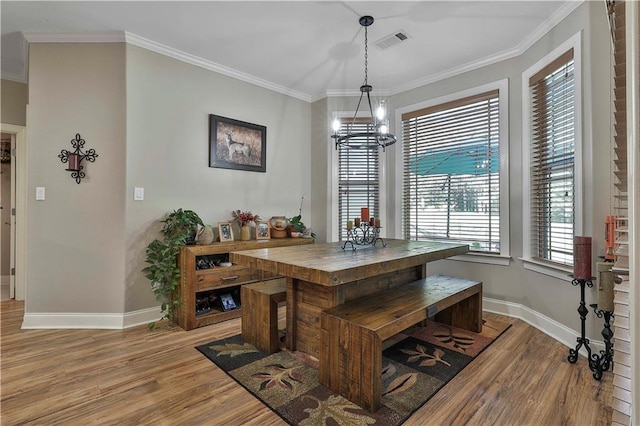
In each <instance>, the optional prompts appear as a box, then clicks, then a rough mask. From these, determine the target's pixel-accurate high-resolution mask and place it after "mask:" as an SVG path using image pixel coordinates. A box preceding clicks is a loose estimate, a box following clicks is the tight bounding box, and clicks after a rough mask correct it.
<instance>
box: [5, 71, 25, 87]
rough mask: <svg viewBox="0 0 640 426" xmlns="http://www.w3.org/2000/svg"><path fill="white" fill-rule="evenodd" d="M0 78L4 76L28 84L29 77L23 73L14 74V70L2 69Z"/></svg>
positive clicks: (6, 78)
mask: <svg viewBox="0 0 640 426" xmlns="http://www.w3.org/2000/svg"><path fill="white" fill-rule="evenodd" d="M25 69H26V68H25ZM0 78H2V79H3V80H9V81H15V82H16V83H24V84H27V77H26V76H25V75H22V74H14V73H12V72H7V71H2V73H1V75H0Z"/></svg>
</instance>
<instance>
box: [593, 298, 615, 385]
mask: <svg viewBox="0 0 640 426" xmlns="http://www.w3.org/2000/svg"><path fill="white" fill-rule="evenodd" d="M589 306H591V307H592V308H593V312H595V314H596V316H597V317H598V318H603V317H604V328H603V329H602V338H603V339H604V350H603V351H600V354H599V355H598V354H593V355H591V359H590V362H589V367H590V368H591V371H593V378H594V379H596V380H600V379H601V378H602V373H603V372H604V371H608V370H609V368H611V369H613V343H611V339H612V338H613V330H611V319H612V318H614V315H613V312H610V311H603V310H602V309H598V304H597V303H594V304H592V305H589Z"/></svg>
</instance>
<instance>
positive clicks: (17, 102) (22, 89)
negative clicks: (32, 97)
mask: <svg viewBox="0 0 640 426" xmlns="http://www.w3.org/2000/svg"><path fill="white" fill-rule="evenodd" d="M0 93H1V99H0V106H1V108H2V111H1V113H0V123H4V124H15V125H17V126H24V125H25V123H26V122H27V120H26V115H27V96H28V88H27V85H26V84H24V83H17V82H15V81H11V80H2V81H1V82H0Z"/></svg>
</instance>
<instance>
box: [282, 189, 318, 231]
mask: <svg viewBox="0 0 640 426" xmlns="http://www.w3.org/2000/svg"><path fill="white" fill-rule="evenodd" d="M303 202H304V195H303V196H302V200H301V201H300V210H299V211H298V215H297V216H294V217H292V218H290V219H288V220H289V229H290V232H291V237H292V238H297V237H302V236H305V237H311V238H315V237H316V234H315V233H314V232H313V231H311V228H307V226H306V225H305V224H304V222H302V203H303Z"/></svg>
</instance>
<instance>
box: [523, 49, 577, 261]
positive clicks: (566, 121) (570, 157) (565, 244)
mask: <svg viewBox="0 0 640 426" xmlns="http://www.w3.org/2000/svg"><path fill="white" fill-rule="evenodd" d="M529 88H530V91H531V102H532V105H531V147H530V149H531V151H530V156H529V158H530V165H529V168H530V197H531V199H530V206H531V228H530V229H531V255H532V257H533V258H536V259H538V260H542V261H548V262H553V263H557V264H560V265H565V266H571V265H573V235H574V219H575V197H574V196H575V194H574V163H575V124H574V123H575V117H574V62H573V49H571V50H569V51H568V52H566V53H565V54H563V55H562V56H560V57H559V58H558V59H556V60H555V61H553V62H551V63H550V64H549V65H547V66H546V67H544V68H543V69H542V70H540V71H539V72H538V73H536V74H534V75H533V76H532V77H531V78H530V80H529Z"/></svg>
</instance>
